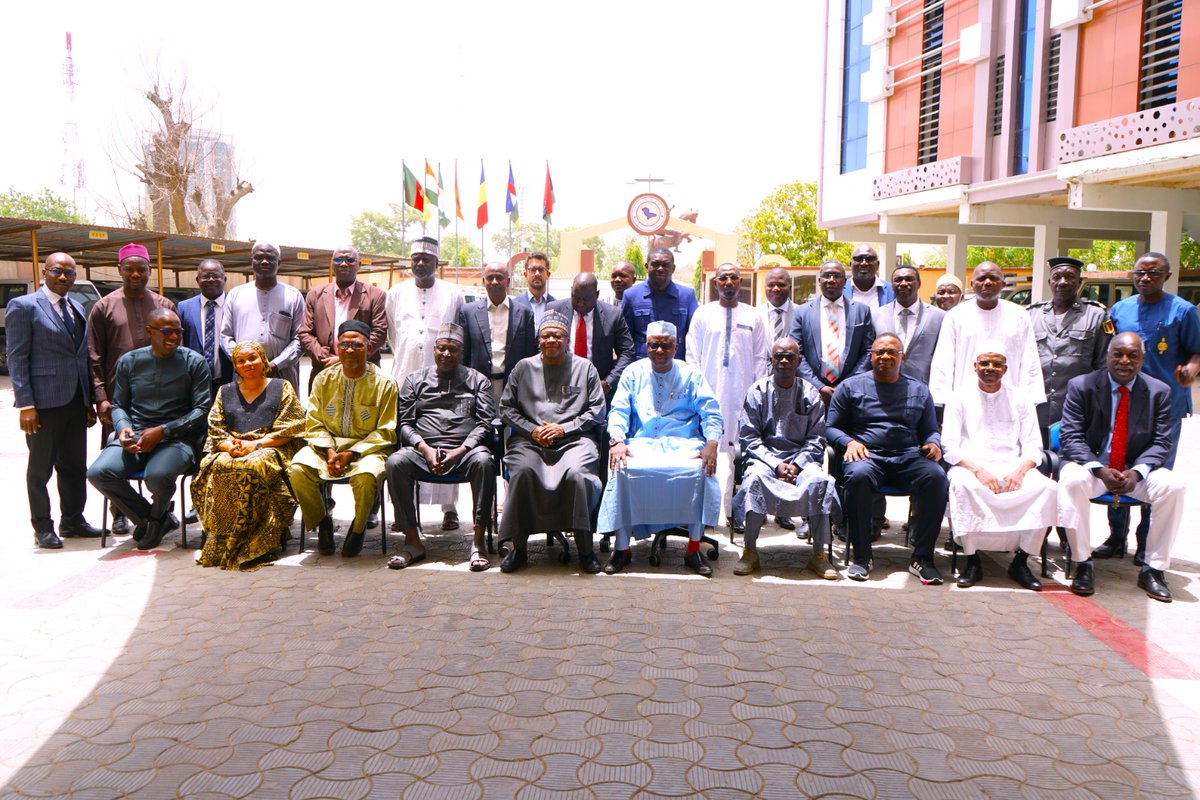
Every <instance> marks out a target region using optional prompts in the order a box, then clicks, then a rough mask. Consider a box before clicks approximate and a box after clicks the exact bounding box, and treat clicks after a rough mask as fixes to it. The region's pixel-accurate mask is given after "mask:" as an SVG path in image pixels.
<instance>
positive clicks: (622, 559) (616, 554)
mask: <svg viewBox="0 0 1200 800" xmlns="http://www.w3.org/2000/svg"><path fill="white" fill-rule="evenodd" d="M632 563H633V553H631V552H630V551H628V550H613V554H612V555H611V556H609V557H608V563H607V564H605V565H604V574H605V575H616V574H617V573H618V572H620V571H621V570H623V569H625V568H626V567H628V566H629V565H630V564H632Z"/></svg>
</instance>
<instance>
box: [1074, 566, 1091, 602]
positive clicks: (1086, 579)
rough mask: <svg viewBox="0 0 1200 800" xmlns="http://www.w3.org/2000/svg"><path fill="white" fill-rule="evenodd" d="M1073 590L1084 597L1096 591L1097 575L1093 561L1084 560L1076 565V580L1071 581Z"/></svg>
mask: <svg viewBox="0 0 1200 800" xmlns="http://www.w3.org/2000/svg"><path fill="white" fill-rule="evenodd" d="M1071 591H1072V592H1074V593H1075V594H1077V595H1080V596H1082V597H1088V596H1089V595H1093V594H1095V593H1096V575H1095V572H1094V568H1093V566H1092V562H1090V561H1083V562H1080V563H1078V564H1076V565H1075V580H1073V581H1071Z"/></svg>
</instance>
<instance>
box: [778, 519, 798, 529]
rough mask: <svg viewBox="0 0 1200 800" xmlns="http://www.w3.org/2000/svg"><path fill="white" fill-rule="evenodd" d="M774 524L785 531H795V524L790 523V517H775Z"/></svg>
mask: <svg viewBox="0 0 1200 800" xmlns="http://www.w3.org/2000/svg"><path fill="white" fill-rule="evenodd" d="M775 524H776V525H778V526H779V527H781V528H783V529H784V530H785V531H794V530H796V523H795V522H792V518H791V517H776V518H775Z"/></svg>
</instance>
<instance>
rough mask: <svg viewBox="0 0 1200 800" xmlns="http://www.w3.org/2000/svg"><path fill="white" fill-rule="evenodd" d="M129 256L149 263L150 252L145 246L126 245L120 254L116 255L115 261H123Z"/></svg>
mask: <svg viewBox="0 0 1200 800" xmlns="http://www.w3.org/2000/svg"><path fill="white" fill-rule="evenodd" d="M130 256H138V257H140V258H144V259H146V260H147V261H149V260H150V251H149V250H147V249H146V246H145V245H143V244H127V245H125V246H124V247H122V248H121V250H120V252H118V253H117V261H118V262H121V261H124V260H125V259H127V258H129V257H130Z"/></svg>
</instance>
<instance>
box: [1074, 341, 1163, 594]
mask: <svg viewBox="0 0 1200 800" xmlns="http://www.w3.org/2000/svg"><path fill="white" fill-rule="evenodd" d="M1145 358H1146V345H1145V342H1143V341H1142V338H1141V337H1140V336H1138V335H1137V334H1136V333H1134V332H1132V331H1126V332H1124V333H1119V334H1117V335H1116V337H1114V338H1113V340H1112V342H1111V343H1110V344H1109V347H1108V367H1107V368H1106V369H1100V370H1096V371H1095V372H1090V373H1088V374H1087V375H1080V376H1079V377H1077V378H1073V379H1072V380H1071V382H1070V383H1069V384H1067V396H1066V400H1065V401H1064V402H1063V415H1062V427H1061V429H1060V433H1059V435H1060V439H1061V442H1062V446H1061V448H1060V449H1061V454H1062V457H1063V461H1064V463H1063V467H1062V473H1061V475H1060V476H1059V479H1058V514H1059V524H1060V525H1061V526H1062V527H1064V528H1066V529H1067V538H1068V540H1069V541H1070V542H1071V560H1072V561H1075V562H1077V563H1076V565H1075V568H1076V573H1075V580H1074V581H1073V582H1072V583H1071V591H1073V592H1075V593H1076V594H1080V595H1090V594H1092V593H1093V592H1094V591H1095V578H1094V574H1093V569H1092V557H1091V555H1092V537H1091V534H1092V526H1091V504H1090V500H1091V498H1093V497H1096V496H1098V495H1100V494H1103V493H1106V492H1107V493H1111V494H1113V495H1128V496H1130V497H1133V498H1136V499H1137V500H1141V501H1144V502H1147V503H1150V504H1151V505H1152V507H1153V510H1154V514H1153V516H1152V517H1151V520H1150V531H1149V534H1148V535H1147V537H1146V556H1145V561H1144V563H1143V564H1142V571H1141V573H1140V574H1139V575H1138V587H1140V588H1142V589H1144V590H1145V591H1146V594H1147V595H1149V596H1150V597H1151V598H1153V599H1155V600H1161V601H1163V602H1170V600H1171V592H1170V590H1169V589H1168V588H1167V582H1166V579H1165V577H1164V575H1163V570H1165V569H1166V568H1167V567H1169V566H1170V564H1171V545H1172V544H1173V543H1174V541H1175V536H1176V535H1177V534H1178V533H1179V525H1180V523H1181V522H1182V520H1183V495H1184V487H1183V481H1182V480H1181V479H1180V478H1179V476H1177V475H1175V474H1174V473H1173V472H1172V471H1171V470H1169V469H1167V468H1165V467H1163V463H1164V462H1165V461H1166V459H1167V456H1168V454H1169V453H1170V452H1171V424H1172V418H1171V389H1170V387H1169V386H1167V385H1166V384H1165V383H1163V382H1162V381H1160V380H1158V379H1157V378H1153V377H1151V376H1150V375H1147V374H1146V373H1144V372H1142V371H1141V369H1142V362H1143V361H1144V360H1145ZM1123 404H1124V405H1126V406H1127V408H1125V409H1124V410H1122V405H1123ZM1122 427H1125V429H1126V435H1125V437H1124V442H1123V443H1122V442H1121V437H1120V436H1119V432H1120V429H1121V428H1122ZM1122 451H1123V452H1124V455H1123V456H1122Z"/></svg>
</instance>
